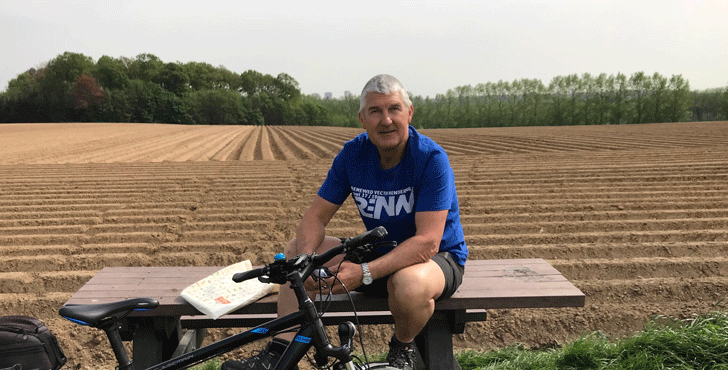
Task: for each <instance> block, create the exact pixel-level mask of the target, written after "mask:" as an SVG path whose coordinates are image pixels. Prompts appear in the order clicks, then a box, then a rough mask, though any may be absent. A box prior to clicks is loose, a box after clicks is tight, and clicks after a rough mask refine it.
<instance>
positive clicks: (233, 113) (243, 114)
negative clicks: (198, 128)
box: [189, 89, 260, 125]
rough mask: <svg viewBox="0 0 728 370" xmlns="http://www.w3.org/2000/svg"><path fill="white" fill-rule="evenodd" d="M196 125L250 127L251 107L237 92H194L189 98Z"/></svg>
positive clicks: (218, 90) (223, 90)
mask: <svg viewBox="0 0 728 370" xmlns="http://www.w3.org/2000/svg"><path fill="white" fill-rule="evenodd" d="M189 100H190V105H191V108H192V116H193V119H194V121H195V123H198V124H202V125H241V124H245V125H249V124H259V123H260V122H249V121H248V117H249V116H250V107H249V106H246V105H245V102H244V101H243V98H242V97H241V96H240V94H239V93H238V92H236V91H232V90H226V89H214V90H213V89H208V90H200V91H195V92H192V93H191V94H190V96H189Z"/></svg>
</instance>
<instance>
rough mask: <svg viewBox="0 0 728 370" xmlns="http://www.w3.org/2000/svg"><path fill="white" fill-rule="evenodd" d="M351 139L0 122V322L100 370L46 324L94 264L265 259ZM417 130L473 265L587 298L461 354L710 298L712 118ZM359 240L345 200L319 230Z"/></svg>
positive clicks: (507, 324) (721, 283) (496, 325)
mask: <svg viewBox="0 0 728 370" xmlns="http://www.w3.org/2000/svg"><path fill="white" fill-rule="evenodd" d="M359 132H361V130H360V129H345V128H331V127H250V126H175V125H155V124H27V125H15V124H4V125H0V255H2V259H1V260H0V315H9V314H27V315H33V316H37V317H39V318H41V319H42V320H44V321H45V322H46V323H47V324H48V325H49V327H50V328H51V330H53V331H54V332H56V334H57V335H58V336H59V339H60V340H61V344H62V346H63V347H64V349H65V350H66V354H67V355H68V356H69V358H70V363H69V365H67V366H69V367H68V368H77V367H79V368H83V369H88V368H94V369H96V368H113V363H112V362H111V360H110V359H111V352H110V350H108V349H107V347H108V345H107V343H106V340H105V339H104V337H102V336H98V335H94V334H92V333H91V331H90V330H89V329H87V328H80V327H76V326H74V325H73V324H71V323H68V322H65V321H64V320H62V319H59V318H57V309H58V308H59V307H60V306H61V305H62V304H63V303H64V302H65V301H66V300H67V299H68V298H69V297H70V296H71V295H72V294H73V292H75V291H76V290H77V289H78V288H79V287H81V286H82V285H83V284H84V283H85V282H86V281H87V280H88V279H90V278H91V277H92V276H93V275H94V273H95V272H96V271H98V270H99V269H101V268H102V267H104V266H171V265H187V266H191V265H227V264H232V263H234V262H237V261H239V260H242V259H251V260H252V261H253V263H264V262H267V261H270V260H271V259H272V256H273V254H275V253H276V252H277V251H279V250H280V249H281V245H282V243H284V242H286V241H287V240H288V239H289V238H291V237H292V236H293V235H294V230H295V227H296V226H297V222H298V219H299V217H300V215H301V214H302V212H303V211H304V210H305V208H306V207H307V205H308V203H309V202H310V201H311V199H312V195H313V194H314V193H315V191H316V190H317V189H318V186H319V185H320V183H321V181H322V180H323V179H324V177H325V176H326V171H327V169H328V167H329V165H330V163H331V160H332V158H333V157H334V156H335V155H336V153H337V152H338V150H339V149H340V148H341V146H342V145H343V143H344V142H345V141H346V140H348V139H350V138H352V137H353V136H355V135H356V134H358V133H359ZM421 132H422V133H424V134H426V135H428V136H430V137H431V138H433V139H434V140H435V141H437V142H438V143H440V144H441V145H442V146H443V147H444V148H445V149H446V150H447V152H448V153H449V155H450V160H451V163H452V166H453V168H454V170H455V176H456V182H457V187H458V193H459V198H460V205H461V212H462V217H463V227H464V229H465V235H466V241H467V243H468V245H469V247H470V250H471V258H472V259H487V258H521V257H540V258H545V259H547V260H548V261H549V262H550V263H551V264H552V265H553V266H554V267H556V268H557V269H558V270H559V271H561V272H562V273H563V274H564V275H565V276H566V277H567V278H569V279H570V280H571V281H572V282H573V283H574V284H575V285H576V286H577V287H579V288H580V289H581V290H582V291H583V292H584V293H586V296H587V299H586V306H585V307H584V308H578V309H544V310H501V311H492V312H489V314H490V317H489V319H488V321H487V322H484V323H471V324H469V325H468V326H467V327H466V332H465V334H463V335H460V336H459V337H458V338H456V345H457V346H458V347H459V348H477V349H488V348H495V347H502V346H506V345H510V344H514V343H524V344H527V345H530V346H536V347H544V346H552V345H557V344H559V343H563V342H564V341H567V340H573V339H574V338H576V337H578V336H579V335H580V334H582V333H585V332H592V331H595V330H601V331H603V332H605V333H606V334H608V335H610V336H613V337H619V336H623V335H628V334H630V333H632V332H634V331H637V330H639V329H640V328H641V327H642V325H643V324H644V323H645V322H646V321H647V320H648V319H649V318H650V317H651V316H653V315H670V316H675V317H688V316H691V315H693V314H699V313H703V312H706V311H709V310H710V309H711V308H713V307H714V305H715V304H716V303H718V302H719V301H720V300H722V299H724V298H725V297H726V293H727V292H728V122H710V123H674V124H649V125H630V126H585V127H535V128H507V129H499V128H484V129H451V130H421ZM361 231H363V230H362V226H361V222H360V220H359V218H358V216H357V214H356V210H355V206H354V205H353V203H352V202H351V201H347V203H346V204H345V205H344V207H343V208H342V211H341V212H340V213H339V214H338V215H337V217H336V218H335V220H334V221H332V222H331V224H330V225H329V232H330V233H332V234H336V235H342V236H348V235H353V234H354V233H358V232H361ZM231 331H234V330H228V331H226V332H231ZM368 331H369V332H380V333H384V334H382V336H381V338H384V337H386V336H387V335H389V334H386V333H391V328H390V327H375V328H372V329H371V330H368ZM213 334H214V335H213V337H215V336H219V335H222V334H223V333H213ZM377 342H379V340H377ZM374 345H376V346H380V345H381V343H376V344H374ZM379 348H380V350H381V348H382V347H379Z"/></svg>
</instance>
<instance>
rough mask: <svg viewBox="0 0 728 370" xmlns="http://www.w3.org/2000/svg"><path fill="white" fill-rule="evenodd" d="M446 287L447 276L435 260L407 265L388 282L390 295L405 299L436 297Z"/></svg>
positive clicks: (429, 298)
mask: <svg viewBox="0 0 728 370" xmlns="http://www.w3.org/2000/svg"><path fill="white" fill-rule="evenodd" d="M444 287H445V276H444V275H443V273H442V270H440V268H439V267H438V266H437V264H436V263H435V262H433V261H429V262H426V263H421V264H417V265H412V266H408V267H405V268H403V269H401V270H399V271H396V272H395V273H393V274H392V275H391V276H390V278H389V281H388V282H387V290H388V293H389V295H390V296H392V297H396V298H397V299H403V300H410V299H411V300H431V299H436V298H437V297H439V296H440V293H442V290H443V289H444Z"/></svg>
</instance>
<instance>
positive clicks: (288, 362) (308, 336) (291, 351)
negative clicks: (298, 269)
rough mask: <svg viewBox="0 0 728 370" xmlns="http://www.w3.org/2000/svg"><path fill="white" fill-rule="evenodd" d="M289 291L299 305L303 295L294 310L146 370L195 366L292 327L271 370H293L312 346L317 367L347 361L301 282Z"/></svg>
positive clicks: (344, 347)
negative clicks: (293, 333)
mask: <svg viewBox="0 0 728 370" xmlns="http://www.w3.org/2000/svg"><path fill="white" fill-rule="evenodd" d="M292 285H293V283H292ZM293 289H294V291H295V292H296V295H297V296H299V302H301V300H300V298H301V297H300V295H301V294H303V296H305V298H304V299H303V302H302V304H301V306H300V307H299V310H298V311H296V312H294V313H291V314H288V315H286V316H282V317H279V318H277V319H273V320H271V321H269V322H267V323H264V324H261V325H259V326H256V327H255V328H252V329H250V330H247V331H245V332H242V333H238V334H235V335H233V336H230V337H228V338H225V339H222V340H220V341H217V342H215V343H211V344H209V345H207V346H205V347H202V348H200V349H197V350H195V351H192V352H189V353H186V354H183V355H181V356H178V357H175V358H172V359H169V360H167V361H164V362H162V363H160V364H157V365H154V366H152V367H149V368H147V369H146V370H178V369H185V368H187V367H189V366H193V365H196V364H199V363H201V362H203V361H206V360H209V359H211V358H214V357H217V356H219V355H222V354H224V353H227V352H230V351H232V350H234V349H237V348H239V347H241V346H244V345H246V344H250V343H252V342H255V341H258V340H260V339H264V338H268V337H270V336H271V335H273V334H275V333H278V332H281V331H284V330H288V329H291V328H293V327H296V326H300V329H299V330H298V332H297V333H296V337H295V339H294V340H293V341H292V342H291V344H290V345H289V346H288V348H286V351H285V352H284V353H283V356H282V357H281V359H280V361H279V362H278V365H277V366H276V367H275V369H277V370H284V369H289V368H293V367H294V366H296V365H297V364H298V363H299V362H300V361H301V360H302V359H303V356H305V355H306V352H308V350H309V349H310V348H311V347H312V346H314V347H315V348H316V349H317V351H316V355H315V356H314V357H315V359H316V361H317V363H319V366H323V365H324V364H326V362H327V359H328V357H333V358H336V359H337V360H339V361H341V362H350V361H351V360H352V358H351V355H350V352H349V347H348V346H347V345H346V344H344V343H342V346H341V347H333V346H332V345H331V342H330V340H329V338H328V335H327V334H326V331H325V330H324V325H323V323H322V322H321V319H320V318H319V316H318V311H317V310H316V307H315V305H314V303H313V301H311V299H310V298H309V297H308V295H306V293H305V290H304V289H303V283H302V282H301V285H300V286H298V287H294V288H293ZM119 369H120V370H133V369H132V364H131V363H129V365H128V366H127V367H126V368H123V367H121V363H120V367H119ZM351 369H353V367H351Z"/></svg>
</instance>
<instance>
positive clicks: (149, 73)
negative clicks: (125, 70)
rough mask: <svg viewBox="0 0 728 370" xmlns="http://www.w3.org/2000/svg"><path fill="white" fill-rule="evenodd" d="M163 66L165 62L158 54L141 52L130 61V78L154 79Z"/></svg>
mask: <svg viewBox="0 0 728 370" xmlns="http://www.w3.org/2000/svg"><path fill="white" fill-rule="evenodd" d="M163 67H164V63H163V62H162V60H161V59H159V58H158V57H157V56H156V55H153V54H139V55H137V56H136V58H135V59H133V60H130V61H129V78H130V79H136V80H141V81H153V80H154V78H155V77H156V76H157V75H158V74H159V72H160V71H161V70H162V68H163Z"/></svg>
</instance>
